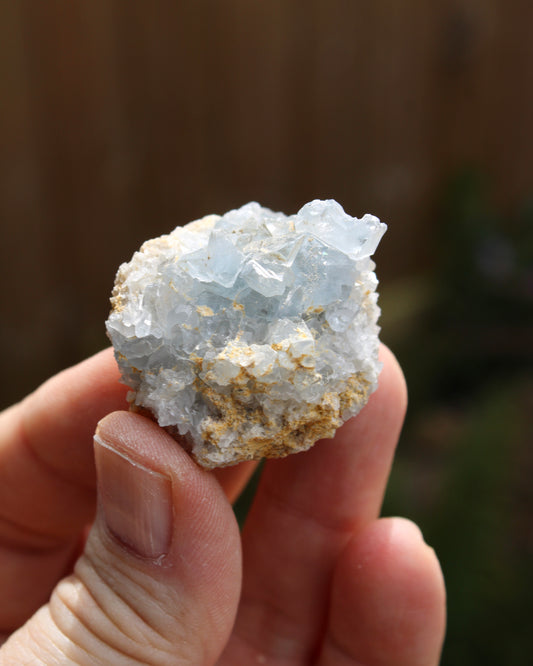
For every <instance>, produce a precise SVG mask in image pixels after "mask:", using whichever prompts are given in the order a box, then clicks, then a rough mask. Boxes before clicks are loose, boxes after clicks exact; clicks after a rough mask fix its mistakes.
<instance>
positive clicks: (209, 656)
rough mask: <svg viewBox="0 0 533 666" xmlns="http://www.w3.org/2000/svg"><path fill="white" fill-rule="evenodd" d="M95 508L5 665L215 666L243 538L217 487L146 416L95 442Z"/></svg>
mask: <svg viewBox="0 0 533 666" xmlns="http://www.w3.org/2000/svg"><path fill="white" fill-rule="evenodd" d="M95 441H96V444H95V453H96V467H97V472H98V501H99V509H98V513H97V518H96V521H95V524H94V526H93V528H92V530H91V533H90V535H89V539H88V541H87V545H86V549H85V552H84V554H83V556H82V557H81V558H80V560H79V561H78V562H77V563H76V566H75V569H74V573H73V574H72V575H71V576H70V577H68V578H66V579H64V580H62V581H61V582H60V583H59V584H58V586H57V587H56V589H55V591H54V593H53V595H52V598H51V601H50V603H49V604H47V605H46V606H44V607H43V608H42V609H41V610H40V611H38V613H37V614H36V615H35V616H34V617H33V618H31V619H30V620H29V621H28V623H27V624H26V625H25V626H24V627H23V628H22V629H20V630H19V631H17V632H16V633H15V634H13V636H12V637H11V638H10V639H9V640H8V642H7V643H6V645H5V646H4V648H3V658H4V659H5V662H2V663H37V661H38V662H39V663H41V659H42V658H43V655H46V659H47V663H48V662H50V663H52V662H53V663H66V662H67V661H68V663H98V664H119V665H120V664H129V665H131V664H164V665H165V666H166V665H172V664H183V663H188V664H189V663H190V664H211V663H214V661H215V660H216V658H217V656H218V655H219V653H220V651H221V649H222V645H223V644H224V643H225V641H226V640H227V637H228V634H229V632H230V630H231V626H232V623H233V619H234V615H235V611H236V607H237V603H238V596H239V589H240V537H239V531H238V526H237V523H236V521H235V518H234V515H233V511H232V509H231V505H230V504H229V503H228V501H227V498H226V497H225V495H224V493H223V491H222V489H221V488H220V485H219V484H218V483H217V482H216V480H215V479H214V478H213V476H212V475H211V474H209V473H207V472H205V471H203V470H201V469H200V468H199V467H198V466H197V465H195V464H194V463H193V462H192V460H191V459H190V458H189V457H188V455H187V454H186V453H185V452H184V451H183V450H181V449H179V448H177V447H176V444H175V441H174V440H173V439H172V438H171V437H170V436H169V435H168V434H167V433H165V432H164V431H163V430H162V429H161V428H159V427H158V426H157V425H155V424H154V423H152V422H151V421H150V420H148V419H145V418H144V417H142V416H140V415H138V414H131V413H127V412H121V413H115V414H112V415H110V416H108V417H107V418H106V419H104V420H103V421H102V422H101V424H100V427H99V429H98V432H97V437H96V438H95Z"/></svg>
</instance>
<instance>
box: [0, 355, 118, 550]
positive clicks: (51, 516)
mask: <svg viewBox="0 0 533 666" xmlns="http://www.w3.org/2000/svg"><path fill="white" fill-rule="evenodd" d="M119 378H120V374H119V371H118V368H117V366H116V363H115V362H114V359H113V354H112V350H111V349H106V350H105V351H103V352H100V353H98V354H96V355H95V356H93V357H91V358H89V359H87V360H86V361H83V362H82V363H79V364H78V365H76V366H74V367H72V368H69V369H68V370H64V371H63V372H61V373H60V374H58V375H56V376H55V377H52V378H51V379H49V380H48V381H47V382H45V383H44V384H43V385H42V386H41V387H39V388H38V389H37V390H36V391H35V392H34V393H32V394H30V395H29V396H28V397H27V398H26V399H25V400H23V401H22V402H20V403H18V404H17V405H14V406H13V407H11V408H9V409H7V410H5V411H4V412H2V414H0V470H2V474H1V483H0V535H1V536H2V538H3V541H6V540H7V541H16V542H17V543H20V542H21V541H22V542H24V541H25V540H26V539H27V540H28V545H30V546H31V547H38V546H40V545H41V544H40V543H39V541H40V539H39V537H40V536H41V537H42V540H43V544H42V545H47V544H46V542H47V541H50V540H51V541H54V540H61V539H64V538H65V537H66V536H68V535H70V534H72V532H73V531H76V532H77V531H79V529H80V528H81V526H83V524H84V523H85V522H88V521H89V520H90V519H91V517H92V513H93V511H94V488H95V470H94V459H93V446H92V440H93V434H94V430H95V427H96V424H97V423H98V421H99V420H100V419H101V418H103V417H104V416H105V415H106V414H108V413H109V412H110V411H114V410H117V409H124V408H125V407H126V406H127V403H126V392H127V388H126V387H125V386H123V385H121V384H120V383H119Z"/></svg>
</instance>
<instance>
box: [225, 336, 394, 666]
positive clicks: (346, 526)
mask: <svg viewBox="0 0 533 666" xmlns="http://www.w3.org/2000/svg"><path fill="white" fill-rule="evenodd" d="M381 359H382V361H383V364H384V365H383V370H382V372H381V375H380V378H379V388H378V390H377V391H376V393H375V394H374V395H372V396H371V398H370V401H369V403H368V404H367V406H366V407H365V408H364V409H363V410H362V411H361V413H360V414H359V415H358V416H357V417H355V418H354V419H352V420H350V421H349V422H347V423H346V424H345V425H344V426H343V427H342V428H340V429H339V431H338V432H337V434H336V436H335V439H334V441H330V440H327V441H323V442H319V443H318V444H316V445H315V447H314V448H313V449H311V450H310V451H308V452H306V453H303V454H299V455H296V456H289V457H288V458H286V459H284V460H280V461H269V462H268V463H267V464H266V465H265V468H264V471H263V474H262V478H261V482H260V484H259V488H258V491H257V495H256V498H255V501H254V504H253V506H252V509H251V512H250V514H249V516H248V520H247V523H246V525H245V528H244V532H243V557H244V580H243V592H242V600H241V606H240V609H239V615H238V617H237V623H236V627H235V632H234V634H233V636H232V639H231V642H230V645H229V646H228V650H227V653H226V655H225V659H226V661H225V662H224V663H227V664H233V663H253V661H254V659H256V658H257V657H258V656H261V655H263V656H265V655H266V657H267V658H268V659H269V662H268V663H271V664H284V665H285V664H297V663H298V664H299V663H309V661H310V660H311V658H312V656H313V654H314V653H315V651H316V649H317V645H316V637H317V635H319V633H320V632H321V630H322V627H323V625H324V622H325V610H324V609H326V608H327V603H328V594H329V584H330V580H331V576H332V571H333V568H334V565H335V561H336V559H337V557H338V555H339V553H340V552H341V551H342V549H343V548H344V546H345V545H346V543H347V541H348V540H349V539H350V538H351V535H352V534H353V533H355V532H357V531H358V530H360V529H361V528H362V527H363V526H364V525H366V524H368V523H369V522H370V521H372V520H374V519H375V518H376V517H377V516H378V514H379V511H380V507H381V502H382V499H383V494H384V491H385V485H386V482H387V478H388V475H389V470H390V466H391V462H392V458H393V454H394V449H395V446H396V443H397V439H398V435H399V432H400V428H401V425H402V422H403V417H404V412H405V406H406V391H405V382H404V379H403V375H402V372H401V370H400V368H399V366H398V364H397V362H396V360H395V359H394V357H393V355H392V354H391V352H390V351H388V350H387V349H386V348H383V349H382V352H381Z"/></svg>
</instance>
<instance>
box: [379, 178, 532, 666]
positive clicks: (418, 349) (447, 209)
mask: <svg viewBox="0 0 533 666" xmlns="http://www.w3.org/2000/svg"><path fill="white" fill-rule="evenodd" d="M486 192H487V188H486V187H485V184H484V183H483V180H482V179H481V178H480V177H479V176H478V175H476V174H475V173H471V172H470V173H469V172H465V173H463V174H460V175H459V176H458V177H457V178H456V179H455V180H454V181H453V182H452V183H451V185H450V187H449V188H448V190H447V196H446V199H445V202H444V204H443V206H442V211H443V212H442V217H441V220H440V226H439V239H438V243H437V246H438V252H437V258H436V262H435V266H434V271H433V274H432V275H429V276H424V278H423V279H424V281H425V283H426V290H427V289H428V287H427V285H429V290H430V294H431V297H430V298H428V296H427V293H426V295H425V297H424V304H425V305H426V307H425V308H424V309H422V311H418V312H417V317H416V319H413V320H411V325H410V327H409V330H408V334H407V335H406V334H404V335H402V336H401V338H398V345H394V330H393V329H391V330H389V331H387V329H386V327H384V328H385V333H386V334H387V333H389V334H390V335H389V338H387V337H385V339H391V338H392V344H393V347H394V349H395V351H396V352H397V354H398V356H399V359H400V362H401V364H402V366H403V367H404V371H405V373H406V376H407V381H408V385H409V389H410V413H409V418H408V421H407V426H406V428H405V430H404V433H403V435H402V441H401V443H400V447H399V452H398V457H397V463H396V465H395V468H394V470H393V475H392V479H391V484H390V487H389V491H388V494H387V498H386V503H385V513H387V514H396V515H398V514H403V515H408V516H409V517H411V518H413V519H414V520H415V521H416V522H418V523H419V524H420V525H421V527H422V529H423V532H424V534H425V536H426V538H427V541H428V542H429V543H430V544H431V545H432V546H433V547H434V548H435V549H436V551H437V554H438V555H439V558H440V560H441V563H442V567H443V571H444V575H445V579H446V584H447V591H448V603H449V620H448V633H447V639H446V644H445V649H444V655H443V662H442V663H443V664H445V665H450V666H452V665H453V666H462V665H463V664H464V665H467V664H468V665H472V664H483V665H489V666H490V665H491V664H494V665H496V664H498V665H500V664H506V665H510V666H514V665H515V664H516V666H518V665H521V664H524V663H526V662H527V661H528V654H529V644H530V623H531V619H532V618H533V601H532V598H533V566H532V565H533V491H532V490H530V487H531V484H530V479H531V476H532V475H533V452H532V451H531V441H532V440H533V423H532V419H531V410H532V408H533V402H532V398H531V396H533V385H532V383H531V381H530V379H529V376H530V374H531V369H532V367H533V355H532V344H531V343H532V341H533V329H532V323H533V316H532V314H533V261H532V258H533V207H531V206H529V205H526V206H524V207H523V209H522V210H520V211H518V212H516V213H514V214H509V215H506V216H503V215H500V214H498V213H497V212H495V211H493V210H491V208H490V206H489V205H488V203H487V198H486V196H485V193H486ZM406 300H407V302H409V298H407V299H406Z"/></svg>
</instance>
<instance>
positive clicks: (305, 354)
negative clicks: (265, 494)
mask: <svg viewBox="0 0 533 666" xmlns="http://www.w3.org/2000/svg"><path fill="white" fill-rule="evenodd" d="M385 229H386V225H385V224H382V223H381V222H380V221H379V220H378V219H377V218H376V217H374V216H373V215H365V216H364V217H362V218H361V219H357V218H353V217H351V216H350V215H347V214H346V213H345V212H344V210H343V209H342V207H341V206H340V205H339V204H338V203H337V202H336V201H333V200H327V201H321V200H315V201H312V202H310V203H308V204H306V205H305V206H303V208H302V209H301V210H300V211H299V212H298V213H297V214H296V215H292V216H286V215H284V214H283V213H275V212H273V211H271V210H269V209H267V208H263V207H261V206H260V205H259V204H257V203H249V204H246V205H245V206H243V207H242V208H239V209H237V210H232V211H230V212H229V213H226V214H225V215H223V216H222V217H220V216H218V215H209V216H207V217H204V218H203V219H201V220H197V221H196V222H191V223H190V224H188V225H186V226H184V227H178V228H177V229H175V230H174V231H173V232H172V233H170V234H168V235H165V236H162V237H160V238H155V239H153V240H150V241H147V242H146V243H145V244H144V245H143V246H142V247H141V249H140V251H139V252H136V253H135V254H134V256H133V258H132V259H131V261H130V262H129V263H125V264H122V266H120V268H119V270H118V273H117V277H116V282H115V287H114V290H113V296H112V298H111V302H112V306H113V309H112V311H111V314H110V315H109V319H108V321H107V323H106V326H107V332H108V335H109V337H110V339H111V341H112V343H113V346H114V348H115V356H116V359H117V362H118V364H119V366H120V369H121V372H122V376H123V381H124V382H125V383H126V384H127V385H128V386H130V387H131V389H132V390H131V391H130V394H129V399H130V402H131V407H132V409H136V410H143V411H147V412H149V413H151V414H152V415H153V416H154V417H155V418H156V419H157V421H158V422H159V424H160V425H161V426H163V427H165V428H167V429H168V430H169V431H170V432H171V433H172V434H174V435H176V436H177V437H178V436H182V437H181V438H179V439H180V440H181V441H182V442H185V446H186V447H187V448H188V449H189V450H190V452H191V453H192V455H193V456H194V458H195V459H196V460H197V461H198V462H199V463H200V464H201V465H203V466H205V467H208V468H210V467H218V466H224V465H231V464H234V463H236V462H239V461H242V460H249V459H258V458H261V457H265V456H266V457H279V456H285V455H287V454H288V453H293V452H297V451H303V450H305V449H308V448H309V447H310V446H312V445H313V444H314V443H315V442H316V441H317V440H318V439H320V438H323V437H332V436H333V434H334V432H335V430H336V428H338V427H339V426H340V425H341V424H342V423H343V422H344V421H346V420H347V419H348V418H349V417H351V416H353V415H355V414H356V413H357V412H359V411H360V409H361V408H362V407H363V406H364V404H365V403H366V401H367V400H368V396H369V395H370V393H371V392H372V391H374V389H375V388H376V386H377V377H378V374H379V370H380V364H379V362H378V358H377V355H378V345H379V341H378V332H379V328H378V326H377V323H376V322H377V319H378V316H379V308H378V306H377V293H376V286H377V280H376V276H375V274H374V268H375V264H374V263H373V261H372V260H371V258H370V256H371V255H372V254H373V252H374V251H375V249H376V247H377V245H378V243H379V241H380V239H381V237H382V235H383V234H384V232H385Z"/></svg>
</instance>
